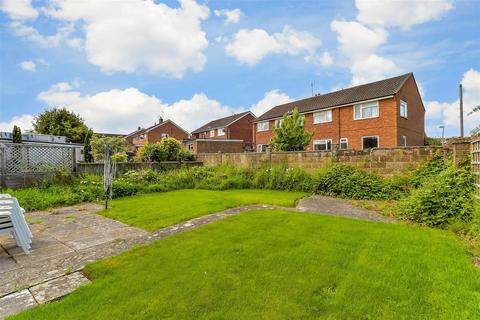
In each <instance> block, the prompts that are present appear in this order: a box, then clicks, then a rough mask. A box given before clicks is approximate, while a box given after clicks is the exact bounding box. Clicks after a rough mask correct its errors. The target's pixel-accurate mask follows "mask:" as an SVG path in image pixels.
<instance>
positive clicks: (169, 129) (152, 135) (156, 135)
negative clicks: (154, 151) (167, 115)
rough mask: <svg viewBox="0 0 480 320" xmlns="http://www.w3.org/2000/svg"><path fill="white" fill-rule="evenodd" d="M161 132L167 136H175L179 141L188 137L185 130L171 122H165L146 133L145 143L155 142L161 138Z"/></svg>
mask: <svg viewBox="0 0 480 320" xmlns="http://www.w3.org/2000/svg"><path fill="white" fill-rule="evenodd" d="M163 133H166V134H168V136H169V137H171V138H175V139H177V140H179V141H182V140H183V139H187V138H188V134H187V133H186V132H185V131H183V130H182V129H180V128H179V127H177V126H176V125H174V124H173V123H171V122H165V123H164V124H163V125H161V126H159V127H157V128H155V129H153V130H152V131H149V132H148V133H147V134H146V136H147V143H155V142H158V141H160V140H162V134H163Z"/></svg>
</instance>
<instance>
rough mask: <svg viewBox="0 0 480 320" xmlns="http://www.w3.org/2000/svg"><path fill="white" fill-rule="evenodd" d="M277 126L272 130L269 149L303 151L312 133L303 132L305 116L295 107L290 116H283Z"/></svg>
mask: <svg viewBox="0 0 480 320" xmlns="http://www.w3.org/2000/svg"><path fill="white" fill-rule="evenodd" d="M279 124H280V125H278V126H275V127H274V128H273V134H274V137H273V139H272V140H271V141H270V147H272V148H273V149H275V150H278V151H303V150H305V149H306V147H307V145H308V144H309V143H310V141H311V140H312V137H313V134H314V133H307V132H305V116H302V115H300V113H298V108H297V107H295V109H293V112H292V113H291V114H288V113H286V114H284V115H283V118H282V119H281V120H280V121H279Z"/></svg>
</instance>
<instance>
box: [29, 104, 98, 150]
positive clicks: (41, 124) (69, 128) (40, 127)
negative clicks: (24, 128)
mask: <svg viewBox="0 0 480 320" xmlns="http://www.w3.org/2000/svg"><path fill="white" fill-rule="evenodd" d="M33 128H34V129H35V131H36V132H38V133H43V134H51V135H56V136H65V137H67V141H68V142H73V143H84V142H85V136H86V135H87V133H88V131H89V129H88V127H87V126H86V125H85V123H84V122H83V119H82V118H81V117H80V116H79V115H77V114H75V113H73V112H70V111H68V110H67V109H66V108H53V109H50V110H46V111H44V112H42V113H40V114H39V115H38V116H37V117H35V119H34V121H33Z"/></svg>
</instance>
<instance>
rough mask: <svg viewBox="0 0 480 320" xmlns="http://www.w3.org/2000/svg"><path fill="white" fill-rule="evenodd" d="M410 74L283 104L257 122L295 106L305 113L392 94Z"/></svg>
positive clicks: (274, 116) (275, 116)
mask: <svg viewBox="0 0 480 320" xmlns="http://www.w3.org/2000/svg"><path fill="white" fill-rule="evenodd" d="M410 76H413V74H412V73H407V74H404V75H401V76H397V77H393V78H390V79H385V80H380V81H376V82H371V83H367V84H362V85H359V86H355V87H351V88H347V89H343V90H339V91H334V92H330V93H326V94H321V95H317V96H314V97H310V98H306V99H302V100H297V101H293V102H289V103H286V104H282V105H279V106H276V107H273V108H272V109H270V110H268V111H267V112H265V113H264V114H262V115H261V116H260V117H258V118H257V119H255V122H257V121H262V120H267V119H272V118H279V117H282V116H283V115H284V114H285V113H287V112H290V111H292V110H293V109H294V108H295V107H297V108H298V111H299V112H300V113H305V112H309V111H314V110H320V109H326V108H331V107H335V106H341V105H348V104H352V103H355V102H360V101H365V100H370V99H376V98H381V97H386V96H391V95H394V94H396V93H397V92H398V91H399V90H400V88H401V87H402V86H403V84H404V83H405V81H406V80H407V79H408V77H410Z"/></svg>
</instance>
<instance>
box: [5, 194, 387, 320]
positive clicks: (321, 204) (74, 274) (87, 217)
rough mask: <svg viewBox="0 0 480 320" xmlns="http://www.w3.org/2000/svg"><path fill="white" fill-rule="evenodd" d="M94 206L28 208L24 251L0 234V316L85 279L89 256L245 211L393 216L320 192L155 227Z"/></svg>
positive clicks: (108, 253)
mask: <svg viewBox="0 0 480 320" xmlns="http://www.w3.org/2000/svg"><path fill="white" fill-rule="evenodd" d="M99 209H101V206H98V205H96V204H82V205H78V206H72V207H66V208H60V209H56V210H53V211H52V212H46V211H41V212H32V213H27V214H26V217H27V221H28V222H29V225H30V228H31V230H32V232H33V236H34V237H33V243H32V250H31V253H30V254H29V255H28V256H26V255H24V254H23V253H22V252H21V250H20V249H19V248H17V247H16V246H15V243H14V241H13V240H12V239H9V238H5V237H0V319H2V318H3V317H6V316H8V315H11V314H15V313H18V312H20V311H22V310H25V309H28V308H31V307H34V306H36V305H38V304H43V303H45V302H48V301H51V300H55V299H58V298H60V297H63V296H64V295H66V294H68V293H70V292H72V291H73V290H75V289H76V288H77V287H78V286H80V285H83V284H86V283H88V282H89V280H88V279H87V278H86V277H85V276H84V275H83V274H82V270H83V268H84V266H85V265H86V264H87V263H89V262H92V261H95V260H98V259H102V258H106V257H110V256H114V255H118V254H119V253H121V252H123V251H125V250H127V249H129V248H130V247H131V246H132V245H134V244H137V245H147V244H149V243H150V242H152V241H155V240H159V239H163V238H166V237H168V236H171V235H173V234H176V233H179V232H183V231H188V230H191V229H193V228H196V227H198V226H201V225H204V224H208V223H211V222H213V221H216V220H219V219H223V218H225V217H227V216H230V215H234V214H238V213H241V212H244V211H248V210H255V209H282V210H289V211H295V212H310V213H327V214H335V215H341V216H349V217H353V218H357V219H367V220H375V221H385V222H390V221H392V219H390V218H386V217H383V216H380V215H378V214H377V213H375V212H373V211H368V210H364V209H359V208H356V207H354V206H352V205H350V204H348V203H347V202H346V201H344V200H340V199H335V198H328V197H319V196H312V197H309V198H305V199H302V200H301V201H300V202H299V204H298V206H297V208H285V207H278V206H269V205H251V206H244V207H238V208H232V209H227V210H224V211H222V212H218V213H214V214H211V215H207V216H202V217H199V218H196V219H192V220H189V221H186V222H183V223H179V224H176V225H173V226H170V227H166V228H163V229H160V230H157V231H154V232H147V231H144V230H141V229H138V228H134V227H130V226H127V225H125V224H123V223H121V222H118V221H115V220H111V219H108V218H105V217H103V216H100V215H97V214H95V211H97V210H99Z"/></svg>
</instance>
